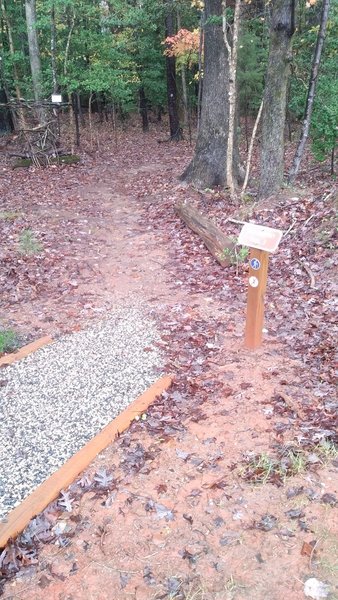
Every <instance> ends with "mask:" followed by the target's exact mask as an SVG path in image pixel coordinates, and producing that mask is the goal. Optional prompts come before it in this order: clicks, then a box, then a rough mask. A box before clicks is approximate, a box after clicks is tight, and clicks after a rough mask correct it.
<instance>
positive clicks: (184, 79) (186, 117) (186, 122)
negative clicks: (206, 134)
mask: <svg viewBox="0 0 338 600" xmlns="http://www.w3.org/2000/svg"><path fill="white" fill-rule="evenodd" d="M177 29H178V31H180V29H181V15H180V11H179V9H178V8H177ZM181 83H182V104H183V118H184V123H183V125H184V127H185V129H188V130H189V132H190V118H189V111H188V90H187V74H186V68H185V65H184V64H182V65H181Z"/></svg>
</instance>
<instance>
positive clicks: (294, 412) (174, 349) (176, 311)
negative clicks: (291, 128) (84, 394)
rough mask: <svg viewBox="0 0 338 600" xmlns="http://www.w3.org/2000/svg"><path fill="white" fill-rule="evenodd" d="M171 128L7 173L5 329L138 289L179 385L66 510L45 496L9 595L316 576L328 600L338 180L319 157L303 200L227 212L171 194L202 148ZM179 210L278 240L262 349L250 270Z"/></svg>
mask: <svg viewBox="0 0 338 600" xmlns="http://www.w3.org/2000/svg"><path fill="white" fill-rule="evenodd" d="M106 129H107V128H106ZM165 135H166V132H165V130H163V131H160V129H157V130H155V131H154V132H152V133H149V134H147V135H142V134H141V133H139V130H138V128H133V127H130V128H129V129H128V130H127V131H124V132H122V131H121V132H119V133H118V135H117V138H116V139H113V137H110V136H109V134H108V133H107V131H106V132H105V133H104V132H101V133H100V135H99V137H98V139H99V140H100V145H99V146H98V145H97V143H96V142H95V144H92V147H91V146H90V144H89V141H87V142H84V143H83V146H82V148H81V153H80V154H81V163H80V164H79V165H77V166H63V167H50V168H49V169H48V170H47V169H46V170H39V169H34V168H30V169H28V170H25V169H20V170H14V171H13V170H12V169H11V167H10V165H9V164H8V163H7V162H6V160H5V159H4V160H3V163H2V164H1V165H0V177H1V189H2V199H1V206H0V227H1V232H2V233H1V237H2V241H3V248H2V251H1V252H2V262H1V267H0V285H1V290H2V298H1V303H2V304H1V313H0V318H1V325H2V326H5V327H12V328H13V329H15V330H17V331H18V332H19V333H20V334H21V336H22V339H35V338H37V337H40V336H41V335H46V334H50V335H52V336H53V337H54V338H55V337H57V336H58V335H60V334H61V333H63V332H72V331H77V330H79V329H82V328H84V327H85V326H86V325H87V324H88V323H89V321H93V320H100V318H103V316H105V315H106V314H107V312H109V310H110V309H112V308H113V307H116V306H118V305H121V304H125V303H128V302H130V300H131V299H132V298H135V297H138V299H141V301H143V302H144V305H145V306H147V310H148V311H149V314H150V315H151V316H152V317H153V318H154V319H156V321H157V322H158V323H159V325H160V327H161V331H162V341H161V343H160V347H161V349H162V351H163V353H164V355H165V358H166V372H168V373H173V374H174V384H173V386H172V388H171V389H170V390H169V392H168V393H166V394H164V395H163V396H162V397H161V398H159V399H158V400H157V401H156V402H155V404H154V405H153V406H152V407H151V408H150V410H149V411H148V413H147V416H146V419H145V420H140V421H138V422H135V423H134V424H133V425H132V426H131V427H130V429H129V430H128V431H127V432H125V433H124V434H122V435H121V436H120V437H119V439H118V440H117V441H116V442H115V443H114V444H112V445H111V446H110V447H108V448H107V450H106V451H105V452H103V453H102V454H101V455H100V456H99V457H98V458H97V459H96V460H95V461H94V462H93V463H92V465H91V466H90V467H89V469H88V470H87V471H86V472H85V473H84V474H83V476H82V478H81V479H80V480H79V481H77V482H75V483H74V484H73V485H72V486H71V487H70V489H69V498H70V499H71V501H70V504H68V510H67V509H65V507H64V504H63V508H62V507H61V506H60V505H59V504H58V503H57V502H55V503H53V504H52V505H50V506H49V507H48V508H47V509H46V510H45V511H44V513H43V514H42V515H40V516H39V517H38V518H37V519H36V520H35V521H33V522H32V525H31V526H30V528H29V529H28V532H26V535H25V536H21V537H20V538H19V539H18V540H17V542H16V543H13V544H11V545H9V546H8V548H7V549H6V551H5V552H4V553H2V554H1V552H0V575H2V578H3V579H2V580H1V578H0V595H1V592H2V594H3V597H4V598H6V599H7V600H9V599H14V598H25V599H26V598H27V599H36V600H38V599H45V598H48V600H54V599H55V600H56V599H58V600H80V599H86V600H87V599H88V600H89V599H93V600H94V599H95V600H101V599H102V600H105V599H112V600H127V599H135V600H150V599H154V600H155V599H157V600H160V599H163V600H165V599H172V600H173V599H176V600H202V599H204V600H223V599H224V600H228V599H229V600H230V599H236V600H244V599H245V600H251V599H252V600H265V599H267V600H284V598H288V600H300V599H303V598H305V597H306V596H305V595H304V582H306V581H307V580H308V579H309V578H311V577H314V578H316V579H317V580H318V581H320V582H322V584H323V585H322V588H321V590H322V594H324V595H322V596H315V595H312V596H308V597H312V598H316V597H318V598H319V597H330V598H331V599H333V598H336V599H337V598H338V587H337V550H338V537H337V534H338V519H337V483H338V482H337V470H338V457H337V454H336V453H335V451H334V446H333V440H334V437H335V432H336V425H337V422H336V421H335V419H336V415H337V403H336V388H335V386H334V351H335V340H336V333H335V331H334V326H335V316H334V302H335V298H336V297H337V279H335V278H336V276H337V264H336V263H335V261H337V255H336V254H335V253H334V247H335V243H336V239H337V238H336V231H337V229H336V223H335V221H334V219H335V215H336V211H337V205H336V202H337V199H336V196H335V194H336V192H335V191H334V184H333V182H332V180H331V179H330V178H329V176H328V174H327V173H326V172H325V167H323V166H318V165H315V163H311V161H310V159H309V160H308V161H307V162H306V164H307V171H306V172H305V173H303V174H302V176H301V177H300V182H299V188H298V189H297V190H285V191H284V192H283V193H282V194H281V195H280V196H279V197H278V198H274V199H272V200H270V201H265V202H264V203H257V204H255V203H254V201H253V199H252V197H251V199H250V197H248V199H247V201H246V202H245V203H244V205H242V206H239V205H236V204H235V203H233V204H232V203H231V202H230V201H229V199H228V198H227V197H226V196H225V195H224V194H223V193H221V192H219V193H218V192H211V191H205V192H204V193H201V192H197V191H195V190H193V189H191V188H188V187H186V186H185V185H183V184H181V183H180V182H179V180H178V179H177V178H178V176H179V175H180V173H181V172H182V171H183V168H184V166H185V165H186V164H187V162H188V161H189V158H190V156H191V153H192V149H191V147H190V146H189V144H188V143H186V142H181V143H178V144H170V143H162V144H158V141H157V140H158V139H161V138H165ZM254 175H255V171H254ZM183 199H185V200H187V201H191V202H193V203H195V204H196V205H197V206H198V207H199V208H200V210H201V211H203V212H204V213H205V214H209V216H211V217H214V218H215V219H216V220H217V222H218V223H219V224H220V226H222V229H223V230H224V232H226V233H229V234H231V235H234V236H237V235H238V233H239V229H240V226H238V225H236V224H233V223H230V222H228V221H227V218H229V217H233V218H237V219H240V220H242V219H243V220H245V219H248V218H252V219H253V220H255V222H259V223H264V224H266V225H270V226H272V227H278V228H280V229H283V230H284V231H285V232H287V233H286V235H285V236H284V238H283V240H282V243H281V246H280V249H279V251H278V252H277V253H276V254H275V255H273V256H272V258H271V265H270V271H269V284H268V292H267V298H266V308H267V313H266V333H265V339H264V344H263V346H262V348H261V349H259V350H258V351H255V352H250V351H248V350H245V349H244V348H243V330H244V320H245V303H246V285H247V272H248V269H247V265H246V263H243V264H241V263H240V264H234V265H233V266H231V267H228V268H221V267H220V266H219V265H218V264H217V263H216V262H215V261H214V259H213V258H212V257H211V255H210V254H209V253H208V251H207V250H206V248H205V247H204V246H203V244H202V243H201V241H200V240H199V239H198V238H197V237H196V236H195V235H194V234H192V233H191V232H190V231H189V230H188V229H187V228H186V227H185V225H184V224H183V223H182V222H180V220H179V218H178V217H177V216H176V215H175V212H174V210H173V206H174V204H175V202H176V201H177V200H183ZM23 230H30V231H31V232H33V234H34V237H35V238H36V240H37V241H38V242H39V244H40V245H41V249H40V250H39V251H38V252H37V253H33V252H32V253H31V254H29V253H26V254H25V253H23V246H22V244H23V241H22V237H21V238H20V235H21V236H22V231H23ZM31 239H32V238H31ZM26 244H27V242H26ZM26 250H27V247H26ZM304 263H305V265H306V267H304ZM5 374H6V371H5V370H4V371H3V372H1V374H0V385H1V378H2V377H5ZM1 376H2V377H1ZM98 473H101V477H99V478H98V477H97V474H98ZM102 473H104V477H103V478H102ZM95 474H96V475H95ZM66 504H67V503H66ZM1 581H2V583H1ZM324 584H327V585H328V588H326V587H325V585H324Z"/></svg>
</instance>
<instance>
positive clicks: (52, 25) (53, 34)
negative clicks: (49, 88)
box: [50, 2, 59, 94]
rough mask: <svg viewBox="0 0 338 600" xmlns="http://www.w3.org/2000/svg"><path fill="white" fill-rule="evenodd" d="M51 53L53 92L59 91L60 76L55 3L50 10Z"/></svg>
mask: <svg viewBox="0 0 338 600" xmlns="http://www.w3.org/2000/svg"><path fill="white" fill-rule="evenodd" d="M50 54H51V61H52V79H53V92H54V94H56V93H57V92H58V89H59V86H58V78H57V69H56V26H55V4H54V2H53V3H52V7H51V11H50Z"/></svg>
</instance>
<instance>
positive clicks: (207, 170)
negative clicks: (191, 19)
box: [181, 0, 239, 188]
mask: <svg viewBox="0 0 338 600" xmlns="http://www.w3.org/2000/svg"><path fill="white" fill-rule="evenodd" d="M204 22H205V27H204V30H205V32H204V78H203V97H202V107H201V118H200V126H199V130H198V135H197V143H196V148H195V154H194V158H193V160H192V161H191V163H190V164H189V166H188V167H187V169H186V170H185V171H184V173H183V174H182V177H181V178H182V179H183V180H185V181H188V182H191V183H193V184H194V185H195V186H196V187H198V188H211V187H214V186H223V185H225V184H226V160H227V142H228V135H229V103H228V102H227V98H228V96H229V64H228V58H227V50H226V47H225V44H224V39H223V30H222V1H221V0H206V1H205V21H204ZM233 172H234V178H235V181H236V180H237V178H238V176H239V155H238V146H237V136H236V135H235V138H234V156H233Z"/></svg>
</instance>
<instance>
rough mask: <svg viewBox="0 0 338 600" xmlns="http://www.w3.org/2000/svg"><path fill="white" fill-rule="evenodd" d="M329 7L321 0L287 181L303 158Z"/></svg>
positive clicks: (293, 177)
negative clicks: (306, 87)
mask: <svg viewBox="0 0 338 600" xmlns="http://www.w3.org/2000/svg"><path fill="white" fill-rule="evenodd" d="M329 8H330V0H323V6H322V13H321V17H320V28H319V31H318V36H317V43H316V49H315V52H314V55H313V61H312V67H311V75H310V83H309V89H308V93H307V98H306V106H305V114H304V120H303V125H302V132H301V136H300V140H299V142H298V146H297V150H296V154H295V156H294V159H293V162H292V167H291V169H290V173H289V178H288V182H289V183H293V182H294V180H295V179H296V177H297V173H298V171H299V167H300V163H301V160H302V158H303V154H304V148H305V144H306V140H307V138H308V135H309V129H310V124H311V115H312V108H313V102H314V99H315V94H316V84H317V78H318V72H319V65H320V59H321V56H322V50H323V45H324V40H325V33H326V26H327V20H328V16H329Z"/></svg>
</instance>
